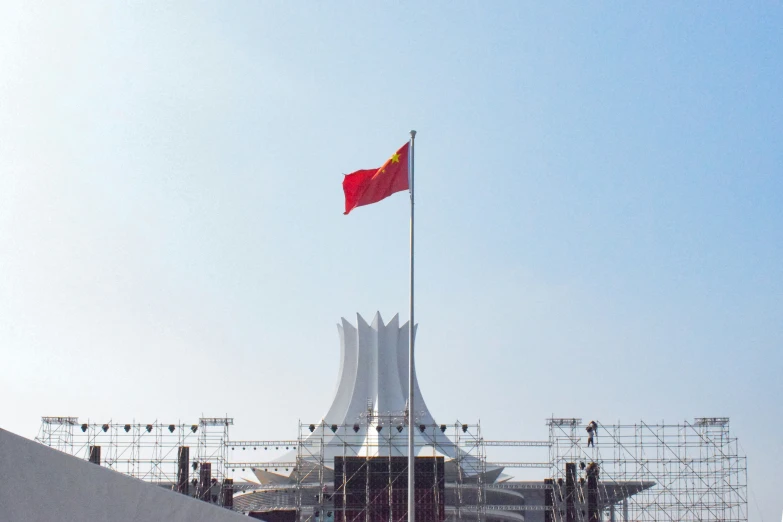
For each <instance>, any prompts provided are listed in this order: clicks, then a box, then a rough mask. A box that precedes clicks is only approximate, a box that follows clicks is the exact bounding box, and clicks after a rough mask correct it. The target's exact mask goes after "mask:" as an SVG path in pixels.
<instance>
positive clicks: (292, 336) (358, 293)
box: [0, 0, 783, 521]
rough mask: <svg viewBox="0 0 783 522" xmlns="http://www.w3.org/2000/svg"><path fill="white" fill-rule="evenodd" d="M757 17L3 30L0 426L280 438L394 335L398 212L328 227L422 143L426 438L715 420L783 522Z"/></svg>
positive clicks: (778, 233) (769, 26) (779, 125)
mask: <svg viewBox="0 0 783 522" xmlns="http://www.w3.org/2000/svg"><path fill="white" fill-rule="evenodd" d="M746 4H748V5H746ZM781 9H783V8H781V5H780V3H779V2H746V3H743V2H668V3H665V2H652V3H648V4H646V5H644V4H642V3H638V2H637V3H630V4H629V3H609V2H603V3H588V4H585V3H581V2H580V3H575V4H574V5H568V6H567V5H563V4H558V5H547V6H546V7H539V6H537V5H536V4H534V3H526V2H514V1H509V2H499V1H498V2H461V1H460V2H454V1H451V2H426V3H424V2H418V3H413V2H372V3H367V2H343V3H339V2H308V3H301V2H276V3H272V2H265V1H258V0H257V1H253V2H240V1H234V2H212V3H205V2H106V1H100V2H66V3H63V2H44V3H38V2H31V1H20V2H16V1H10V2H9V1H8V0H6V1H5V2H3V3H2V4H0V239H1V241H0V394H2V397H3V401H2V404H3V408H2V416H1V417H0V426H2V427H3V428H6V429H9V430H11V431H14V432H16V433H19V434H22V435H25V436H27V437H34V436H35V435H36V433H37V430H38V427H39V424H40V417H41V416H42V415H73V416H79V417H80V418H81V419H84V420H86V419H87V418H89V419H91V420H93V421H101V422H103V421H106V420H108V419H114V420H115V421H118V422H120V421H130V420H132V419H136V420H137V421H139V422H148V421H151V420H154V419H158V420H160V421H161V422H170V421H172V420H174V421H175V420H177V419H180V420H182V421H183V422H188V423H190V422H197V419H198V417H199V416H200V415H201V414H204V415H206V416H212V415H214V416H218V415H224V414H228V415H230V416H233V417H234V418H235V422H236V426H235V428H234V430H233V432H232V435H233V436H234V437H235V438H237V439H240V438H244V439H270V438H295V437H296V435H297V426H298V424H297V423H298V421H299V419H301V420H302V421H308V422H309V421H317V420H318V419H320V418H321V416H322V415H323V414H324V413H325V412H326V410H327V408H328V406H329V404H330V400H329V396H330V394H331V393H332V391H333V389H334V386H335V384H336V379H337V370H338V364H339V360H338V359H339V340H338V336H337V329H336V327H335V324H336V323H337V322H338V321H339V319H340V317H346V318H348V319H350V320H351V321H352V322H355V321H356V316H355V314H356V312H359V313H361V314H363V315H364V316H365V317H368V318H369V317H370V316H372V315H373V314H374V313H375V311H376V310H380V311H381V313H382V314H383V316H384V318H385V319H387V320H388V319H391V317H392V316H393V315H394V314H395V313H398V312H399V313H400V314H401V316H402V318H403V319H404V320H405V319H406V318H407V315H408V311H407V308H408V211H409V210H408V199H407V197H406V196H405V195H404V194H397V195H395V196H393V197H392V198H390V199H388V200H385V201H383V202H382V203H380V204H377V205H373V206H369V207H362V208H359V209H357V210H355V211H354V212H352V213H351V214H350V215H349V216H344V215H343V214H342V211H343V207H344V202H343V195H342V189H341V181H342V174H343V173H347V172H351V171H354V170H357V169H363V168H371V167H377V166H380V164H381V163H383V161H384V160H385V159H387V158H388V157H389V155H390V154H391V153H392V152H394V151H395V150H397V148H399V147H400V146H401V145H402V144H403V143H404V142H405V140H406V139H407V137H408V131H409V130H410V129H416V130H417V131H418V133H419V134H418V138H417V148H416V159H417V163H416V167H417V170H416V173H417V176H416V179H417V182H416V188H417V275H418V280H417V286H416V290H417V314H416V319H417V322H418V323H419V325H420V328H419V337H418V345H417V346H418V355H417V364H418V373H419V380H420V383H421V387H422V392H423V394H424V396H425V398H426V400H427V403H428V406H429V407H430V410H431V411H432V412H433V414H434V415H435V416H436V417H437V418H438V419H443V420H444V422H453V421H454V420H455V419H460V420H461V421H464V422H475V421H477V420H479V419H480V420H481V424H482V429H483V433H484V435H485V437H487V438H488V439H544V438H546V436H547V428H546V426H545V418H546V417H548V416H551V415H552V414H554V415H556V416H563V417H569V416H574V417H581V418H583V419H592V418H596V419H598V420H600V421H602V422H604V423H612V422H616V421H617V420H622V421H624V422H629V423H630V422H634V421H638V420H640V419H644V420H646V421H648V422H660V421H661V420H666V421H669V422H677V421H683V420H692V419H693V418H694V417H698V416H729V417H731V422H732V429H733V431H734V433H735V434H736V435H738V436H739V437H740V442H741V445H742V447H743V448H744V450H745V451H746V452H747V455H748V467H749V484H750V486H749V503H748V512H749V514H750V520H752V521H760V520H766V521H772V520H777V519H778V517H779V516H780V512H781V508H783V500H782V499H783V487H781V485H780V484H781V482H780V478H779V470H780V469H781V468H783V435H782V434H783V408H782V407H781V395H782V394H783V384H781V382H783V379H781V373H782V372H783V355H781V349H782V348H783V181H781V175H782V174H783V13H782V12H781ZM528 451H529V452H527V453H521V454H517V455H516V457H517V458H516V460H539V459H540V460H543V459H545V458H546V456H545V455H543V456H541V455H538V454H535V453H534V451H535V450H528ZM513 458H514V457H513V456H511V457H509V460H511V459H513ZM490 459H492V453H490ZM521 476H524V474H523V475H521Z"/></svg>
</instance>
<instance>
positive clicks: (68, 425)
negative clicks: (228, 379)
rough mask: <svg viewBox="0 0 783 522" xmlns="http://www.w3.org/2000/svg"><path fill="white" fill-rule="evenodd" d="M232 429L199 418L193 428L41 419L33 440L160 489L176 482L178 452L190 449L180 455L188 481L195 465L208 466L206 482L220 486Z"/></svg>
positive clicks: (219, 420)
mask: <svg viewBox="0 0 783 522" xmlns="http://www.w3.org/2000/svg"><path fill="white" fill-rule="evenodd" d="M233 423H234V419H231V418H228V417H212V418H201V419H199V422H198V424H185V423H182V422H177V423H161V422H158V421H154V422H151V423H138V422H135V421H133V422H129V423H124V422H114V421H109V422H105V423H95V422H90V421H87V422H83V423H82V422H79V419H78V417H43V418H42V419H41V428H40V430H39V432H38V436H37V437H36V440H37V441H38V442H41V443H43V444H46V445H47V446H50V447H52V448H55V449H58V450H60V451H64V452H65V453H68V454H70V455H74V456H76V457H79V458H83V459H89V460H93V461H94V462H96V463H99V464H100V465H102V466H105V467H107V468H110V469H113V470H115V471H119V472H120V473H124V474H126V475H130V476H132V477H136V478H138V479H141V480H145V481H148V482H156V483H163V484H167V483H171V484H176V483H177V482H178V474H179V475H180V478H181V472H180V467H181V466H180V465H179V463H180V449H179V448H183V447H184V448H188V449H189V450H190V449H191V448H192V451H187V452H186V453H185V454H186V455H189V457H188V458H189V460H192V463H190V465H191V466H192V469H193V475H194V479H195V480H196V481H198V479H197V478H195V477H196V471H197V470H198V469H199V467H200V465H201V463H209V465H210V468H211V472H210V481H211V480H212V479H215V480H216V481H220V482H222V481H223V479H224V478H226V472H225V469H226V468H225V463H226V460H227V458H226V457H227V447H226V445H227V442H228V440H229V426H231V425H233ZM96 448H97V451H96ZM194 485H195V484H194Z"/></svg>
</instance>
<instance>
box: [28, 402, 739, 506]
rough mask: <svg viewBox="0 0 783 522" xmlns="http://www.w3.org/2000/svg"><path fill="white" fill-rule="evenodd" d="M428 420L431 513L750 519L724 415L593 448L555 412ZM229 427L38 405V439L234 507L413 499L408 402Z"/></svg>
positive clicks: (621, 430) (215, 420) (631, 427)
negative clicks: (525, 429)
mask: <svg viewBox="0 0 783 522" xmlns="http://www.w3.org/2000/svg"><path fill="white" fill-rule="evenodd" d="M431 422H432V421H430V424H426V425H425V424H418V423H417V422H415V420H414V426H416V429H417V437H416V453H417V459H418V458H421V459H422V460H421V462H419V461H418V460H417V464H416V466H417V467H416V473H417V476H418V475H419V474H420V473H421V474H422V477H425V476H426V477H427V479H426V480H430V479H432V480H431V481H430V482H426V481H422V482H421V485H422V487H425V488H429V489H428V490H427V491H418V490H417V494H416V496H417V499H418V498H419V496H420V494H422V495H423V497H422V498H426V500H424V501H423V502H424V503H426V504H427V507H426V508H423V509H424V510H425V511H427V510H429V511H431V512H432V513H431V514H432V515H433V517H434V518H433V517H431V518H433V520H437V521H442V520H444V519H445V520H447V521H449V522H456V521H463V520H465V521H468V520H469V521H471V522H473V521H477V522H478V521H493V522H496V521H498V520H500V519H504V518H503V517H506V519H507V518H508V517H510V516H511V517H514V516H515V517H517V519H519V518H520V517H521V518H522V519H525V520H527V521H528V522H599V521H602V520H608V521H610V522H619V520H623V521H624V522H630V521H632V520H633V521H643V522H647V521H675V520H676V521H722V522H746V521H747V500H746V499H747V496H746V494H747V462H746V458H745V457H744V456H742V455H740V454H739V452H738V442H737V439H736V437H734V436H732V435H731V433H730V430H729V419H728V418H723V417H709V418H705V417H701V418H697V419H695V420H694V421H693V422H682V423H678V424H665V423H661V424H648V423H645V422H643V421H639V422H638V423H636V424H621V423H619V422H618V423H617V424H612V425H604V424H602V423H600V422H596V423H595V428H596V429H595V430H594V432H593V441H594V445H593V444H591V445H589V446H588V434H587V432H586V431H585V426H586V425H585V424H584V423H583V422H582V420H581V419H578V418H551V419H548V420H547V425H548V427H549V437H548V440H543V441H521V440H520V441H514V440H494V441H493V440H484V438H483V435H482V431H481V426H480V425H479V424H464V423H461V422H455V423H453V424H448V425H447V424H437V425H434V424H431ZM232 425H233V419H231V418H228V417H212V418H201V419H199V421H198V423H197V424H187V423H181V422H177V423H172V424H167V423H161V422H157V421H155V422H152V423H149V424H145V423H137V422H131V423H119V422H113V421H109V422H107V423H93V422H89V421H88V422H85V423H81V422H80V421H79V419H78V418H77V417H43V418H42V422H41V429H40V431H39V433H38V436H37V437H36V440H38V441H39V442H41V443H43V444H46V445H47V446H50V447H52V448H55V449H58V450H61V451H64V452H66V453H69V454H71V455H74V456H77V457H79V458H83V459H85V460H88V459H89V460H90V461H92V462H96V463H99V464H100V465H103V466H106V467H108V468H111V469H113V470H115V471H119V472H121V473H125V474H127V475H131V476H133V477H136V478H139V479H142V480H145V481H148V482H152V483H156V484H159V485H161V486H164V487H169V488H172V489H175V490H176V491H179V492H181V493H185V494H189V495H191V496H197V497H198V498H201V499H203V500H206V501H210V502H214V503H217V504H220V505H223V506H225V507H231V508H233V509H236V510H238V511H243V512H250V511H256V510H258V511H264V510H268V509H272V510H275V511H277V512H278V514H280V513H281V512H284V511H287V513H288V515H286V516H291V515H292V514H294V515H293V516H295V519H297V520H298V521H299V522H375V521H376V520H377V519H378V518H379V517H381V518H384V517H385V518H384V522H399V521H401V520H404V518H405V517H404V516H403V515H404V511H401V510H400V509H399V508H400V503H401V502H402V500H401V499H402V498H407V497H406V496H403V492H404V494H405V495H407V490H406V488H403V487H402V482H400V481H401V479H405V481H407V463H405V462H404V461H405V460H406V459H405V458H403V457H404V456H405V455H407V432H406V431H405V430H407V429H408V428H407V426H408V425H407V418H406V417H405V412H397V413H389V412H386V413H385V414H383V415H379V414H377V413H375V412H372V411H371V410H368V411H367V413H366V414H364V415H362V416H361V418H360V419H357V423H356V424H345V425H334V424H332V425H327V424H326V423H324V422H323V421H320V422H318V423H314V424H306V423H300V424H299V434H298V437H297V439H296V440H291V439H289V440H269V441H247V440H246V441H232V440H231V439H230V437H229V428H230V426H232ZM487 447H510V448H517V450H518V451H522V452H525V454H526V455H531V453H530V452H539V451H540V452H544V451H548V453H549V455H548V457H549V458H548V459H547V458H543V457H542V458H539V459H535V458H533V459H530V458H528V459H520V461H515V462H507V461H502V462H501V461H497V462H490V461H488V457H487ZM539 448H540V449H539ZM544 448H546V449H544ZM236 450H239V451H236ZM247 450H250V451H247ZM259 450H260V451H259ZM266 450H277V452H279V453H273V451H266ZM284 450H285V451H287V453H285V454H283V453H282V452H283V451H284ZM229 452H231V453H229ZM262 454H263V455H265V456H267V455H268V456H269V457H267V458H263V457H261V455H262ZM229 455H231V458H229ZM239 455H241V457H239ZM250 455H253V457H249V456H250ZM272 455H274V456H272ZM259 457H261V458H259ZM444 457H445V458H444ZM352 459H353V460H352ZM419 466H422V467H421V469H420V468H419ZM338 468H339V469H338ZM515 468H516V469H531V470H534V471H533V473H542V472H543V473H548V474H549V476H550V478H548V479H546V480H543V481H542V480H541V478H539V479H538V480H527V481H508V482H505V480H507V479H508V478H509V477H508V476H503V477H500V478H499V474H500V473H501V471H502V469H515ZM535 470H541V471H539V472H536V471H535ZM237 472H252V473H253V474H254V478H253V479H251V480H249V481H248V480H246V479H242V478H241V477H238V478H239V480H237V481H236V482H234V478H235V476H234V474H235V473H237ZM244 476H247V475H244ZM357 477H361V480H364V481H366V482H367V484H366V485H367V488H366V489H365V490H364V491H363V492H357V491H355V490H354V491H351V492H349V491H347V490H346V489H345V488H346V487H348V486H346V484H350V487H355V486H356V482H355V480H356V478H357ZM255 480H258V481H260V483H258V482H255ZM352 480H353V482H351V481H352ZM424 484H428V485H427V486H424ZM341 488H342V489H341ZM403 490H405V491H403ZM234 492H237V493H238V496H237V497H236V498H235V497H234ZM349 493H350V495H349ZM351 495H353V496H352V497H351V498H353V499H356V498H359V497H361V498H362V499H363V500H362V502H364V504H363V506H364V507H362V508H357V506H360V505H361V504H357V503H356V502H355V501H349V498H348V497H349V496H351ZM357 495H358V496H357ZM341 496H342V497H341ZM341 498H342V500H340V499H341ZM235 500H236V503H235ZM417 501H418V500H417ZM352 502H353V503H352ZM441 506H442V507H443V512H440V509H441ZM384 510H388V511H384ZM429 511H428V512H429ZM436 511H437V516H435V513H436ZM501 511H505V512H507V513H505V514H501V513H499V512H501ZM379 513H381V514H380V515H379ZM384 513H387V514H384ZM514 513H515V514H516V515H514ZM387 515H388V516H387ZM428 516H429V515H427V516H422V517H421V519H422V520H425V519H427V517H428ZM341 517H342V518H341ZM276 520H277V519H276ZM280 520H282V519H280ZM286 520H288V519H286ZM291 520H292V522H293V520H294V519H291ZM504 520H505V519H504Z"/></svg>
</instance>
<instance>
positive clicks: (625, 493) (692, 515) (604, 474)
mask: <svg viewBox="0 0 783 522" xmlns="http://www.w3.org/2000/svg"><path fill="white" fill-rule="evenodd" d="M547 425H548V426H549V444H550V459H549V460H550V465H551V474H552V479H551V480H550V481H548V482H549V483H550V484H551V486H552V490H553V491H552V495H551V497H549V499H548V501H547V503H548V504H549V505H551V506H552V507H551V509H552V512H551V515H550V516H549V517H547V518H548V520H550V519H551V520H552V521H553V522H588V521H595V520H603V519H606V520H610V521H612V522H614V521H615V520H618V519H620V518H621V519H622V520H623V521H626V522H627V521H631V520H633V521H722V522H745V521H747V518H748V517H747V461H746V457H744V456H742V455H740V454H739V452H738V448H737V439H736V437H733V436H732V435H731V433H730V431H729V419H728V418H725V417H708V418H707V417H702V418H696V419H695V421H694V422H692V423H691V422H687V421H685V422H682V423H678V424H664V423H661V424H648V423H645V422H643V421H640V422H639V423H637V424H620V423H618V424H613V425H604V424H601V423H598V422H596V423H595V426H597V428H596V429H595V431H594V434H593V436H592V439H593V440H592V441H590V440H589V438H588V433H587V432H586V425H585V424H583V423H582V420H581V419H577V418H552V419H548V420H547ZM588 444H590V445H589V446H588Z"/></svg>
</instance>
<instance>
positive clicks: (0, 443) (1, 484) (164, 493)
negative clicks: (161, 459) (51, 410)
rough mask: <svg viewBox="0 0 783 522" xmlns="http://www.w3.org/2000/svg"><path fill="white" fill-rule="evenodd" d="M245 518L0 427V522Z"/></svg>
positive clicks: (222, 521)
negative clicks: (67, 453)
mask: <svg viewBox="0 0 783 522" xmlns="http://www.w3.org/2000/svg"><path fill="white" fill-rule="evenodd" d="M241 520H248V519H247V518H246V517H243V516H242V515H239V514H237V513H234V512H232V511H229V510H227V509H223V508H219V507H216V506H213V505H210V504H207V503H206V502H202V501H199V500H195V499H192V498H189V497H186V496H185V495H181V494H178V493H174V492H173V491H168V490H166V489H163V488H161V487H159V486H154V485H152V484H148V483H146V482H143V481H141V480H137V479H134V478H131V477H128V476H127V475H123V474H121V473H117V472H115V471H112V470H110V469H107V468H104V467H101V466H97V465H95V464H92V463H90V462H88V461H85V460H81V459H77V458H76V457H72V456H70V455H66V454H65V453H62V452H59V451H56V450H53V449H51V448H48V447H46V446H44V445H42V444H39V443H37V442H34V441H31V440H28V439H25V438H23V437H20V436H18V435H14V434H13V433H10V432H8V431H5V430H3V429H0V521H2V522H71V521H73V522H77V521H79V522H81V521H85V522H115V521H116V522H155V521H166V522H207V521H209V522H231V521H234V522H240V521H241Z"/></svg>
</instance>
